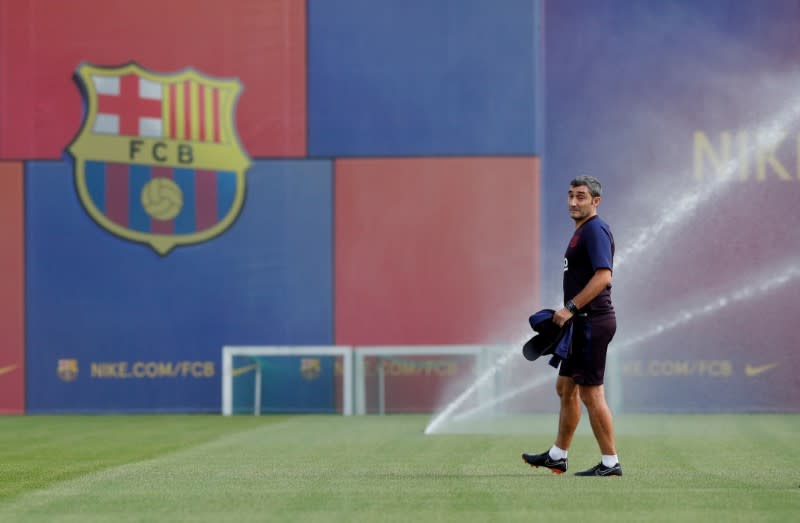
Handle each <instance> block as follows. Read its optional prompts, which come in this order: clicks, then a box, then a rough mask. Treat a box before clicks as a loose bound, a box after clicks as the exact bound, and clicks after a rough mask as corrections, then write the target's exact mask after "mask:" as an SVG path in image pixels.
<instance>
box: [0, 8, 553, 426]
mask: <svg viewBox="0 0 800 523" xmlns="http://www.w3.org/2000/svg"><path fill="white" fill-rule="evenodd" d="M541 16H542V11H541V5H540V4H539V2H530V1H521V0H519V1H517V0H512V1H505V2H502V3H501V4H499V5H494V4H491V5H490V4H489V3H487V2H482V1H466V2H465V1H463V0H452V1H442V2H435V3H433V4H431V3H429V2H411V3H409V2H406V1H393V2H363V1H356V0H347V1H339V2H326V1H317V0H311V1H308V2H306V1H304V0H282V1H275V2H263V1H261V0H236V1H232V2H218V1H210V0H203V1H195V0H175V1H171V2H167V3H163V2H160V1H155V0H145V1H140V2H106V1H95V0H82V1H78V2H72V3H62V2H57V1H48V0H36V1H28V0H12V1H10V2H4V3H3V4H2V6H0V183H2V184H3V190H2V198H3V200H2V201H3V207H2V213H3V220H2V225H0V227H1V228H2V229H0V230H2V233H3V241H4V244H5V245H6V248H5V254H4V255H3V256H2V262H1V263H2V269H3V270H2V271H0V272H1V273H2V275H3V276H2V278H3V280H2V281H3V284H2V290H3V292H2V300H3V305H2V307H3V309H2V314H0V321H2V324H1V325H2V331H0V332H1V333H2V337H3V343H2V346H0V368H2V369H3V374H2V375H0V398H2V399H0V401H2V404H0V410H2V411H3V412H11V413H13V412H23V411H27V412H59V411H96V412H105V411H216V410H218V409H219V405H220V385H219V383H220V376H219V373H220V367H219V361H220V350H221V347H222V346H223V345H242V344H247V345H304V344H312V345H331V344H388V343H393V344H419V343H424V344H439V343H484V342H493V341H510V339H511V338H512V337H514V336H516V335H517V332H518V329H517V326H518V325H519V318H524V317H525V316H526V314H527V311H529V310H530V309H531V308H532V307H534V306H535V304H536V303H537V301H538V278H539V272H538V271H539V267H538V263H539V258H538V241H539V231H540V208H539V201H540V163H539V154H540V152H541V151H540V148H541V144H542V130H541V126H540V123H541V121H542V118H543V114H542V107H541V98H540V97H539V94H540V93H539V89H540V82H541V73H542V71H541V70H540V69H541V67H542V63H541V56H540V52H541V47H540V45H539V43H540V42H541V23H542V20H541ZM129 62H135V63H137V64H138V65H140V66H142V67H144V68H145V69H147V70H148V71H152V72H154V73H173V72H177V71H180V70H183V69H185V68H187V67H191V68H193V69H195V70H197V71H199V72H201V73H203V74H205V75H208V76H211V77H217V78H237V79H238V80H239V82H240V83H241V85H242V87H243V90H242V92H241V95H240V97H239V99H238V103H237V105H236V112H235V115H234V116H235V118H234V119H235V126H236V131H237V132H238V137H239V140H240V142H241V144H242V147H243V149H244V150H245V152H246V153H247V155H248V156H249V157H250V159H251V161H252V165H251V166H250V168H249V169H248V171H247V173H246V195H245V201H244V204H243V207H242V210H241V212H240V214H239V215H238V217H237V218H236V220H235V222H234V223H233V224H232V225H231V226H230V227H229V228H228V229H227V230H225V231H224V232H223V233H222V234H220V235H219V236H217V237H215V238H213V239H211V240H208V241H205V242H202V243H197V244H194V245H185V246H178V247H176V248H174V249H173V250H171V251H169V252H168V253H166V254H165V255H160V254H158V253H157V252H155V251H154V250H153V249H151V248H150V247H149V246H147V245H145V244H142V243H135V242H131V241H128V240H126V239H124V238H120V237H118V236H116V235H114V234H111V233H110V232H109V231H108V230H106V229H104V228H103V227H101V226H99V225H98V223H96V222H95V221H94V220H93V219H92V218H91V217H90V216H89V214H88V213H87V212H86V211H85V209H84V208H83V206H82V205H81V201H80V199H79V196H78V194H77V191H76V183H75V180H74V169H75V166H74V163H73V161H72V158H70V157H69V156H68V155H66V154H65V150H66V148H67V146H68V145H69V144H70V142H71V141H72V140H73V139H74V138H75V136H76V135H77V134H78V132H79V131H80V129H81V126H82V121H83V118H84V114H85V113H84V111H85V109H86V103H85V101H84V100H83V99H82V97H81V93H80V90H79V89H78V86H77V85H76V83H75V82H74V80H73V75H74V74H75V72H76V70H77V68H78V67H79V65H80V64H82V63H89V64H92V65H99V66H105V67H113V66H118V65H122V64H126V63H129Z"/></svg>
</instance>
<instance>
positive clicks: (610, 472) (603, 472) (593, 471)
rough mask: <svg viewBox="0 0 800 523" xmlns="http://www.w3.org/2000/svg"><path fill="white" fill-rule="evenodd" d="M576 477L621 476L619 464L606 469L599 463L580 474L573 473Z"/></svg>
mask: <svg viewBox="0 0 800 523" xmlns="http://www.w3.org/2000/svg"><path fill="white" fill-rule="evenodd" d="M575 475H576V476H621V475H622V467H621V466H620V464H619V463H617V464H616V465H614V466H613V467H606V466H605V465H603V462H602V461H601V462H600V463H598V464H597V465H595V466H594V467H592V468H590V469H588V470H582V471H580V472H576V473H575Z"/></svg>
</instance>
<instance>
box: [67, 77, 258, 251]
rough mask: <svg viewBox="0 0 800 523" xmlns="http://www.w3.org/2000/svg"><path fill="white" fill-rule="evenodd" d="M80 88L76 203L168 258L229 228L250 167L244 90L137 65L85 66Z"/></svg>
mask: <svg viewBox="0 0 800 523" xmlns="http://www.w3.org/2000/svg"><path fill="white" fill-rule="evenodd" d="M76 79H77V81H78V83H79V85H80V87H81V90H82V92H83V95H84V100H85V118H84V122H83V126H82V127H81V130H80V131H79V133H78V136H77V137H76V138H75V140H74V141H73V142H72V143H71V144H70V145H69V147H68V151H69V152H70V154H71V155H72V157H73V158H74V160H75V182H76V185H77V189H78V195H79V197H80V199H81V202H82V203H83V206H84V208H85V209H86V211H87V212H88V213H89V215H90V216H91V217H92V218H93V219H94V220H95V221H96V222H97V223H98V224H100V226H102V227H104V228H105V229H107V230H109V231H110V232H112V233H114V234H116V235H118V236H120V237H122V238H125V239H128V240H131V241H136V242H142V243H147V244H149V245H150V246H152V248H153V249H155V250H156V251H157V252H158V253H159V254H161V255H165V254H167V253H168V252H169V251H170V250H171V249H172V248H174V247H175V246H178V245H186V244H192V243H199V242H203V241H207V240H209V239H211V238H214V237H215V236H217V235H219V234H221V233H222V232H223V231H225V230H226V229H227V228H228V227H229V226H230V225H231V224H232V223H233V221H234V220H235V219H236V217H237V216H238V215H239V212H240V211H241V208H242V204H243V202H244V191H245V172H246V170H247V168H248V167H249V165H250V160H249V158H248V157H247V154H246V152H245V151H244V149H243V148H242V146H241V144H240V142H239V138H238V135H237V133H236V128H235V126H234V113H235V111H234V110H235V107H236V100H237V97H238V95H239V92H240V91H241V84H240V83H239V81H238V80H236V79H216V78H211V77H208V76H205V75H202V74H200V73H198V72H196V71H194V70H192V69H185V70H183V71H181V72H179V73H176V74H157V73H153V72H151V71H148V70H145V69H143V68H142V67H140V66H139V65H137V64H135V63H129V64H126V65H123V66H121V67H114V68H107V67H98V66H94V65H89V64H83V65H81V66H80V67H79V68H78V70H77V73H76Z"/></svg>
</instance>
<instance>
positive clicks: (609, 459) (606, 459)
mask: <svg viewBox="0 0 800 523" xmlns="http://www.w3.org/2000/svg"><path fill="white" fill-rule="evenodd" d="M617 463H619V458H618V457H617V455H616V454H614V455H613V456H612V455H608V454H603V465H605V466H606V467H613V466H614V465H616V464H617Z"/></svg>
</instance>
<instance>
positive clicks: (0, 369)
mask: <svg viewBox="0 0 800 523" xmlns="http://www.w3.org/2000/svg"><path fill="white" fill-rule="evenodd" d="M16 368H17V365H16V364H15V365H6V366H5V367H0V376H2V375H3V374H8V373H9V372H12V371H13V370H15V369H16Z"/></svg>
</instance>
